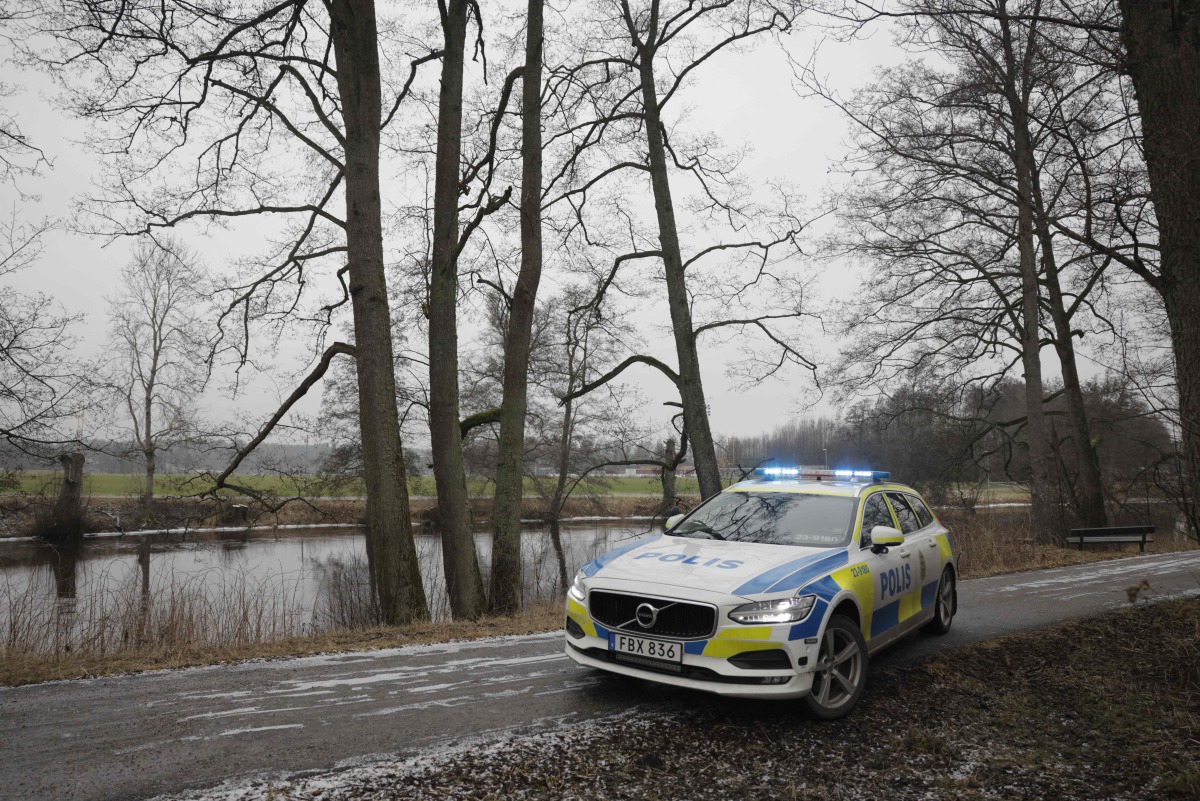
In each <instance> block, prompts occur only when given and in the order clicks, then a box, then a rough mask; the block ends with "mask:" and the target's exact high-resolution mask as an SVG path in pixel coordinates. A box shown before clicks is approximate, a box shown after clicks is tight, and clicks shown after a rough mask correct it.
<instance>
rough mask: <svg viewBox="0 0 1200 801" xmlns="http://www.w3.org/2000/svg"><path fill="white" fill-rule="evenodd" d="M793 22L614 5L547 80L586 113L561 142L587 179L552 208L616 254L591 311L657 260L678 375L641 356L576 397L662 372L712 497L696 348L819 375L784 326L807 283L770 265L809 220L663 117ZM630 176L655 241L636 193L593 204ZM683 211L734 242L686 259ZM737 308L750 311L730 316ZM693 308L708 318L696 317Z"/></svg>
mask: <svg viewBox="0 0 1200 801" xmlns="http://www.w3.org/2000/svg"><path fill="white" fill-rule="evenodd" d="M798 13H799V6H798V5H797V4H794V3H785V2H763V1H761V0H724V1H723V2H714V3H705V4H696V3H683V2H679V3H673V2H665V1H664V0H646V2H631V1H630V0H611V2H605V3H603V4H597V5H596V6H595V9H594V12H593V14H592V19H591V20H590V27H588V28H587V29H586V30H587V31H588V35H587V36H585V37H584V39H583V41H581V43H580V45H579V46H580V47H581V48H582V50H583V55H582V57H581V58H580V59H579V60H577V61H574V62H572V63H569V64H564V65H563V66H561V67H556V68H555V69H552V70H551V71H550V73H549V84H550V90H551V92H553V93H561V94H562V95H563V96H573V97H575V98H576V100H575V102H576V103H577V104H578V107H580V108H583V109H586V113H583V112H580V118H579V121H578V122H577V123H576V124H575V125H574V126H572V127H570V128H568V130H567V131H566V132H565V133H564V134H563V135H564V136H569V137H572V138H573V139H574V141H575V142H576V150H577V152H578V154H579V155H578V157H577V158H575V159H574V160H572V161H571V162H570V163H569V167H570V169H571V170H573V171H574V173H575V174H580V173H583V174H587V175H588V176H589V177H587V178H585V179H583V180H582V181H581V182H580V183H579V185H577V186H575V187H572V188H566V189H564V190H562V191H561V192H560V193H558V194H557V195H555V196H553V197H552V198H551V202H564V201H565V202H566V203H568V204H569V205H570V209H571V212H572V216H573V218H574V219H573V220H572V222H571V225H572V226H573V227H574V228H575V229H576V230H577V231H578V232H579V236H580V237H581V238H583V239H584V240H585V241H587V242H589V243H598V244H604V245H606V246H607V247H608V248H609V249H610V250H611V252H612V253H613V258H612V261H611V266H610V267H609V269H607V270H606V271H605V272H604V273H602V274H601V276H600V277H599V287H598V290H597V293H596V295H595V298H594V299H593V301H592V302H591V305H592V306H593V307H594V308H596V309H597V310H599V309H600V308H601V307H602V305H603V303H604V299H605V296H606V294H607V293H608V292H609V291H610V289H611V288H612V287H613V286H614V282H615V281H617V280H618V274H619V273H621V272H622V271H628V270H630V269H632V268H633V267H635V266H636V265H637V264H639V263H648V264H661V269H662V272H661V279H662V281H663V282H664V283H665V287H666V298H667V304H668V308H669V317H670V321H671V331H672V339H673V344H674V346H675V355H676V358H677V361H678V369H677V370H676V369H672V368H671V367H669V366H668V365H666V364H664V363H663V362H662V361H660V360H659V359H657V358H654V357H652V356H649V355H647V354H635V355H634V356H631V357H630V358H628V359H626V360H625V361H624V362H622V363H621V364H619V365H618V366H617V367H616V368H614V369H613V370H612V371H610V372H609V373H608V374H606V375H604V376H600V377H599V378H597V379H596V380H595V381H593V382H590V383H589V384H587V385H585V386H584V387H581V388H580V389H579V390H578V392H579V393H581V394H582V393H583V392H587V391H591V390H592V389H594V388H596V387H598V386H601V385H603V384H604V383H605V382H606V381H608V380H612V379H613V378H615V377H616V376H618V375H620V374H621V373H622V372H623V371H624V370H625V369H627V368H628V367H630V366H632V365H635V364H643V365H648V366H650V367H654V368H655V369H657V370H659V372H661V373H662V374H663V375H665V376H666V377H667V378H668V379H669V380H670V381H671V382H672V383H673V384H674V385H675V386H676V387H677V388H678V391H679V396H680V400H681V402H682V405H683V415H684V420H685V425H686V428H687V431H688V436H689V440H690V442H691V444H692V450H693V453H694V457H695V463H696V472H697V477H698V479H699V483H700V489H701V494H702V495H703V496H704V497H708V496H711V495H713V494H715V493H717V492H719V491H720V489H721V479H720V473H719V467H718V462H717V456H716V448H715V445H714V443H713V436H712V430H711V426H710V424H709V419H708V409H707V404H706V401H705V396H704V387H703V382H702V378H701V369H700V354H699V349H698V344H697V340H698V338H699V337H700V336H701V335H704V334H705V333H706V332H713V333H710V334H709V336H714V335H720V334H722V333H726V334H728V333H730V332H739V333H746V332H753V333H757V334H759V335H761V337H762V338H764V339H765V340H766V342H767V343H768V344H767V345H766V346H765V347H763V346H761V345H760V346H759V347H757V348H755V347H754V346H753V345H750V344H749V342H747V345H748V347H747V350H748V351H749V352H750V354H751V357H750V358H749V359H748V360H747V361H746V362H745V363H744V365H745V366H746V367H747V369H748V370H749V371H750V373H751V374H752V375H748V376H746V377H750V378H753V379H761V378H764V377H767V376H772V375H776V374H777V373H778V372H779V371H780V370H781V369H783V368H784V367H785V366H789V365H798V366H800V367H802V368H805V369H812V368H813V367H814V365H813V363H812V362H810V361H809V360H808V359H807V358H806V357H805V356H804V355H802V354H801V353H800V352H799V351H798V350H797V348H796V347H795V345H794V344H792V342H791V339H790V337H789V336H787V335H785V334H783V333H782V332H781V331H780V329H779V327H780V326H781V325H783V326H786V325H787V323H789V322H794V321H796V320H798V319H800V318H802V317H803V316H804V315H805V314H806V311H805V310H804V309H803V308H802V302H803V288H802V286H801V284H800V282H798V281H797V280H796V279H795V276H794V275H793V274H789V273H788V272H787V271H776V269H775V268H776V267H777V266H778V264H779V263H780V261H782V260H784V259H786V258H788V257H789V256H793V255H795V254H796V252H797V251H798V243H797V239H796V237H797V235H798V234H799V233H800V231H801V229H802V227H803V225H802V223H801V221H800V219H799V217H798V215H799V213H800V212H799V209H797V208H795V207H794V201H795V199H794V198H793V197H792V196H791V194H790V193H789V192H787V191H783V190H781V191H780V199H779V200H778V201H777V202H776V203H775V204H773V205H769V206H768V205H766V204H763V203H756V202H754V200H753V198H752V196H751V193H749V192H748V191H747V190H746V187H744V186H742V185H740V184H739V183H738V182H737V181H736V180H735V178H734V175H733V171H734V166H735V164H736V161H737V159H736V157H735V156H733V155H730V154H727V153H726V154H722V151H721V148H720V147H719V145H718V144H717V143H716V142H714V141H711V140H709V139H706V138H703V137H699V138H694V139H689V138H688V137H687V135H686V134H685V133H683V132H681V131H679V130H674V129H673V126H672V124H671V122H670V120H669V119H668V118H667V116H666V113H667V112H666V109H667V107H668V106H669V104H671V102H672V101H673V100H676V99H677V98H678V96H679V95H680V93H681V90H683V89H684V88H685V87H686V85H687V84H688V82H689V81H690V80H693V79H695V77H696V75H697V74H698V71H699V69H700V68H701V67H702V66H703V65H705V64H706V63H708V62H709V61H710V60H711V59H713V58H714V57H715V56H716V55H717V54H718V53H721V52H722V51H724V50H727V49H732V48H735V47H736V46H739V45H741V44H745V43H748V42H750V41H752V40H754V39H755V37H760V36H765V35H769V34H773V33H779V32H782V31H786V30H788V29H789V28H790V26H791V24H792V22H793V20H794V18H795V17H796V15H797V14H798ZM556 96H557V94H556ZM564 169H566V168H564ZM673 174H674V175H676V176H678V177H680V178H685V179H687V181H688V182H690V185H691V186H692V187H694V188H695V190H696V192H697V194H698V198H697V200H696V201H695V202H694V203H690V204H687V205H686V206H681V204H680V202H679V200H678V198H677V197H676V196H675V195H674V194H673V192H674V191H675V190H674V189H673V187H672V183H671V176H672V175H673ZM626 175H632V176H636V177H637V179H638V181H640V182H648V184H649V189H650V195H651V197H652V199H653V204H654V220H655V229H654V230H653V232H645V231H642V230H640V226H638V225H637V224H636V223H635V220H636V219H637V217H638V216H639V215H638V214H637V213H636V212H635V211H634V210H633V209H631V208H630V204H629V202H628V201H627V200H626V199H625V198H627V197H628V194H629V193H628V190H623V192H622V195H621V197H619V198H616V199H610V200H609V202H608V203H601V202H598V201H597V198H602V197H603V195H604V189H605V184H606V183H609V184H610V182H612V181H614V180H619V179H620V178H621V177H624V176H626ZM610 185H611V184H610ZM634 185H635V186H636V185H637V183H635V184H634ZM680 208H683V209H684V210H685V211H686V212H690V213H691V214H692V215H693V216H695V217H697V218H699V219H703V220H705V221H708V222H713V223H716V224H718V225H721V226H724V230H725V231H729V232H732V235H729V234H726V236H727V237H728V238H721V239H718V240H717V241H715V242H713V241H710V242H708V243H704V244H700V245H697V246H696V247H695V249H694V250H693V252H691V253H690V254H688V255H687V256H685V253H684V248H685V246H686V244H687V243H686V242H685V241H684V240H683V238H682V237H681V231H683V232H685V233H686V232H687V229H686V228H684V226H683V224H681V218H680V214H679V211H680ZM601 216H603V217H606V218H609V219H612V218H615V219H617V220H620V221H621V222H622V223H624V224H627V225H628V231H627V236H626V240H627V241H628V245H627V246H622V245H618V244H617V243H619V242H621V240H620V239H615V240H608V241H603V240H598V238H597V237H596V236H595V235H594V233H593V227H592V226H594V225H595V224H596V218H598V217H601ZM683 222H686V219H685V220H684V221H683ZM722 260H723V263H722ZM759 290H761V291H762V292H763V296H766V297H769V298H771V301H772V302H769V303H767V304H765V305H766V307H765V308H760V307H756V305H755V302H754V297H755V293H756V291H759ZM731 307H734V308H737V309H738V310H739V311H745V312H746V314H745V315H744V316H742V315H738V316H735V317H732V318H731V317H730V316H728V314H729V309H730V308H731ZM698 313H707V314H711V315H712V317H711V319H700V320H698V319H696V315H697V314H698ZM764 354H766V355H764Z"/></svg>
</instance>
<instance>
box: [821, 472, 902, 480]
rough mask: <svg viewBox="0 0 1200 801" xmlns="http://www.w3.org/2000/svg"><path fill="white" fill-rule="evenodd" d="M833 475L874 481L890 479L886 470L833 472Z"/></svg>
mask: <svg viewBox="0 0 1200 801" xmlns="http://www.w3.org/2000/svg"><path fill="white" fill-rule="evenodd" d="M833 474H834V475H835V476H837V477H838V478H870V479H874V480H875V481H881V480H883V479H885V478H891V477H892V474H891V473H889V472H888V471H887V470H834V471H833Z"/></svg>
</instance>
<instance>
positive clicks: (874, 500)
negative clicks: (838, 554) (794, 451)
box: [860, 492, 916, 650]
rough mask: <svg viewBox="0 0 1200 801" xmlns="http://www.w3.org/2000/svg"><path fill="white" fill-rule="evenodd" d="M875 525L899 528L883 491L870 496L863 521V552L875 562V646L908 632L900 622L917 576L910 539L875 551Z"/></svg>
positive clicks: (871, 634) (872, 634)
mask: <svg viewBox="0 0 1200 801" xmlns="http://www.w3.org/2000/svg"><path fill="white" fill-rule="evenodd" d="M875 526H890V527H891V528H899V526H898V525H897V522H896V519H895V517H894V515H893V514H892V511H891V509H890V508H889V507H888V504H887V503H886V502H885V501H884V496H883V493H882V492H876V493H873V494H871V495H869V496H867V499H866V501H864V505H863V522H862V530H861V535H860V543H861V545H862V548H863V549H864V551H863V555H864V556H865V557H866V560H867V563H868V564H869V565H870V566H871V578H872V582H871V583H872V586H873V588H874V589H873V593H872V595H873V598H872V601H873V603H872V609H871V623H870V630H869V632H864V633H865V634H869V637H868V639H869V640H870V646H871V650H875V649H876V648H878V647H881V646H883V645H886V644H887V643H889V642H891V641H892V640H894V639H896V637H899V636H900V635H901V634H902V633H903V632H904V630H905V629H904V627H903V626H901V625H900V622H901V617H900V607H901V602H902V600H903V599H904V598H905V597H907V596H908V594H909V593H910V592H911V590H912V585H913V582H914V581H915V578H916V577H915V576H914V575H913V572H912V561H911V557H912V553H911V549H910V548H909V547H908V543H905V544H903V545H900V546H898V547H893V548H888V549H887V550H886V551H882V552H880V553H874V552H872V551H871V550H870V548H871V529H873V528H874V527H875Z"/></svg>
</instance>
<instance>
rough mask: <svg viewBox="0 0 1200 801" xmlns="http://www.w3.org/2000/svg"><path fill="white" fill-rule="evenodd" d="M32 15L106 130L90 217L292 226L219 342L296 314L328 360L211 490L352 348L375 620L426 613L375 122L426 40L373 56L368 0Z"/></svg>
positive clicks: (244, 285)
mask: <svg viewBox="0 0 1200 801" xmlns="http://www.w3.org/2000/svg"><path fill="white" fill-rule="evenodd" d="M40 24H41V26H42V28H43V30H44V32H45V34H47V35H48V36H50V37H51V39H52V40H53V42H54V46H53V47H52V48H51V49H50V52H45V53H40V54H34V55H37V56H40V58H41V61H42V63H43V64H45V65H47V66H48V67H49V68H50V69H52V70H53V71H54V72H55V73H56V74H57V75H58V76H60V77H61V78H62V79H63V81H64V85H65V86H66V87H67V89H68V90H69V91H70V92H71V93H72V95H71V100H72V104H73V108H74V110H75V111H76V112H77V113H79V114H81V115H83V116H85V117H87V118H89V119H91V120H93V121H94V122H96V123H98V124H99V128H98V133H97V135H96V138H95V141H94V145H95V147H96V148H97V150H98V151H99V152H100V153H101V154H102V155H103V156H104V157H105V163H106V164H107V165H108V168H109V174H108V175H107V176H106V180H105V182H104V187H105V188H106V191H105V192H103V193H101V194H100V195H98V196H96V197H94V198H91V199H89V200H87V201H85V203H84V204H83V208H84V210H85V211H86V212H87V213H88V217H87V219H86V220H85V222H84V223H83V224H82V227H86V228H88V229H90V230H91V231H92V232H95V233H101V234H106V235H109V236H120V235H128V234H136V233H145V232H151V231H155V230H160V229H164V228H171V227H175V226H180V225H183V224H186V223H194V224H201V225H204V224H207V225H209V226H214V225H216V226H220V225H222V224H225V223H228V222H233V221H236V220H238V219H239V218H251V217H260V218H263V219H265V218H267V217H272V218H274V219H279V218H282V219H283V220H284V224H283V225H282V226H281V227H280V228H278V229H275V234H274V246H273V249H272V250H271V251H270V252H268V253H266V254H264V255H263V257H262V258H261V259H258V260H256V261H255V262H254V263H253V264H251V265H249V266H248V269H247V272H248V277H247V278H246V279H245V280H242V281H236V282H234V283H232V284H231V285H230V286H228V287H227V292H226V294H225V299H226V306H225V313H224V314H223V315H222V316H221V318H220V327H219V332H218V335H217V336H216V337H215V340H216V343H217V347H218V348H228V349H230V350H231V351H232V352H233V353H234V354H235V355H236V357H237V359H238V360H239V361H240V363H241V364H245V363H247V362H248V361H249V360H250V359H251V347H252V334H253V331H254V329H255V327H256V326H257V325H259V324H263V325H274V326H276V327H277V328H278V327H280V326H288V325H291V324H294V323H295V322H296V318H297V317H299V318H301V319H307V320H308V321H309V322H311V323H313V325H314V326H315V332H314V334H313V339H312V341H313V343H314V345H315V347H314V353H320V358H319V360H318V362H317V365H316V367H315V368H314V369H313V371H312V372H311V373H310V374H309V375H308V377H307V378H306V379H305V380H304V381H302V382H301V383H300V384H299V386H298V387H297V389H296V390H295V392H293V393H292V394H291V395H290V396H289V397H288V398H287V399H286V400H285V402H284V404H283V405H282V406H281V407H280V409H279V411H278V412H277V413H276V414H275V415H273V416H272V417H271V419H270V420H268V421H267V422H266V423H265V424H264V425H263V426H262V428H261V429H260V431H259V432H258V434H257V435H256V436H255V437H253V438H252V439H251V440H250V442H249V443H248V444H247V445H246V447H245V448H243V449H241V450H240V451H239V453H237V454H236V455H235V457H234V458H233V460H232V461H231V464H230V466H229V467H228V468H227V469H226V470H225V471H223V472H222V473H221V474H219V475H218V476H216V477H215V478H216V482H215V483H216V487H217V488H220V487H221V486H236V485H235V484H233V482H232V481H231V476H232V475H233V471H234V470H235V469H236V467H237V466H238V465H239V464H240V463H241V462H242V461H243V460H244V459H245V457H246V455H247V454H248V453H249V451H250V450H252V449H253V448H254V447H256V446H257V445H258V444H259V443H261V442H262V441H263V440H265V439H266V437H267V436H269V434H270V432H271V431H272V430H273V429H274V427H275V426H276V425H277V424H278V423H279V421H280V420H281V419H282V418H283V416H284V415H286V414H287V412H288V411H289V410H290V409H291V407H292V406H293V405H294V404H295V403H296V402H297V401H298V400H299V398H300V397H302V396H303V395H304V394H305V393H306V392H307V391H308V390H309V389H310V388H311V387H312V386H314V385H315V384H316V383H317V382H318V381H319V380H320V378H321V377H322V376H323V375H324V373H325V371H326V370H327V369H328V367H329V364H330V362H331V361H332V360H333V359H334V358H336V357H337V356H338V355H352V356H353V357H354V358H355V360H356V363H357V378H358V388H359V411H360V425H361V427H362V431H363V436H362V442H363V462H364V471H365V481H366V487H367V515H368V517H369V518H370V520H371V523H372V525H371V527H370V529H369V531H368V534H367V556H368V563H369V567H370V574H371V580H372V587H373V588H374V590H375V592H376V593H377V594H378V596H379V601H380V603H379V608H380V610H381V614H382V616H383V619H384V621H385V622H388V623H400V622H404V621H407V620H411V619H414V618H419V617H423V616H425V615H427V614H428V611H427V609H426V606H425V600H424V590H423V588H422V585H421V580H420V576H419V574H418V571H417V562H416V553H415V548H414V545H413V541H412V533H411V527H410V520H409V512H408V494H407V487H406V484H405V476H404V463H403V458H402V455H401V444H400V431H399V423H398V418H397V413H396V392H395V375H394V365H393V359H392V342H391V323H390V310H389V305H388V293H387V284H386V280H387V279H386V275H385V271H384V263H383V240H382V220H381V213H382V212H381V200H380V175H379V158H380V157H379V148H380V132H381V130H382V129H383V128H384V127H386V126H387V125H388V124H389V123H390V122H391V121H392V120H393V118H394V117H395V116H396V115H397V113H398V112H399V109H400V106H401V105H402V103H403V100H404V99H405V97H406V96H407V94H408V90H409V87H410V85H411V81H409V82H406V81H405V79H404V78H402V77H398V76H395V75H392V74H390V73H389V76H388V77H389V78H395V80H390V81H389V82H388V83H387V85H388V86H389V87H396V88H395V89H394V91H393V90H389V94H388V96H387V97H385V96H384V75H383V72H384V69H385V66H386V68H387V69H388V70H389V71H395V72H399V73H401V74H402V75H411V74H414V73H415V71H416V70H417V69H418V67H419V66H420V64H422V63H424V62H427V61H429V60H431V59H432V58H435V57H436V55H435V54H432V53H430V52H429V51H428V49H425V50H424V52H421V53H414V54H413V55H412V56H410V57H407V60H405V59H404V58H389V60H388V61H387V62H385V63H384V64H381V61H380V34H379V26H378V24H377V20H376V13H375V6H374V3H373V2H371V0H327V1H326V2H318V1H317V0H281V2H275V3H271V4H266V5H264V4H261V3H232V4H226V3H221V4H212V5H208V4H203V5H197V4H195V3H187V2H167V3H154V4H142V3H138V4H112V3H107V2H102V0H60V2H57V3H55V4H53V6H52V7H51V8H48V9H47V10H46V13H45V16H44V17H43V18H42V19H41V23H40ZM409 44H410V43H405V42H403V41H393V42H389V45H390V46H394V47H395V48H396V50H397V51H399V52H404V53H407V52H408V51H409V50H410V49H416V50H420V49H421V48H420V47H419V46H413V48H409ZM284 164H286V165H287V168H286V169H281V166H282V165H284ZM339 199H340V200H342V201H343V203H344V212H343V213H340V214H339V213H338V211H337V210H336V206H337V201H338V200H339ZM265 230H267V231H271V230H272V229H271V228H270V227H267V228H266V229H265ZM335 260H337V261H335ZM341 265H344V267H343V266H341ZM322 270H325V271H327V272H325V275H327V276H329V277H330V278H332V277H333V276H334V275H335V274H336V277H337V280H338V282H339V283H340V284H341V286H342V288H343V290H344V291H343V297H342V298H340V299H338V300H334V301H333V302H332V303H329V304H327V305H325V306H323V307H321V308H318V309H315V310H311V311H309V313H308V314H297V311H298V310H299V309H301V308H302V306H301V304H302V302H303V300H304V291H305V289H306V288H307V287H308V284H309V283H310V278H311V277H312V276H313V275H314V274H320V272H321V271H322ZM346 278H348V283H347V281H346ZM327 283H328V282H327ZM343 305H349V306H350V307H351V311H352V313H353V331H354V344H353V345H349V344H345V343H334V344H332V345H330V346H328V347H326V348H324V350H323V351H322V350H321V343H322V342H323V340H324V337H325V334H326V331H327V328H328V326H329V325H330V323H331V321H332V314H333V312H334V311H335V310H336V309H339V308H341V307H342V306H343ZM240 489H241V491H244V492H252V490H251V489H250V488H246V487H242V488H240Z"/></svg>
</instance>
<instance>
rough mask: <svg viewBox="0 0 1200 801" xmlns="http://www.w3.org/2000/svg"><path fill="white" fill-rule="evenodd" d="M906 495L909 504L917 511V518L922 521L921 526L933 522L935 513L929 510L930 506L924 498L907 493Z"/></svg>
mask: <svg viewBox="0 0 1200 801" xmlns="http://www.w3.org/2000/svg"><path fill="white" fill-rule="evenodd" d="M904 497H905V499H907V500H908V505H909V506H911V507H912V510H913V511H914V512H916V513H917V519H918V520H920V521H921V528H925V526H928V525H930V524H931V523H933V513H932V512H930V511H929V507H928V506H926V505H925V502H924V501H923V500H921V499H920V498H918V497H917V496H916V495H905V496H904Z"/></svg>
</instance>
